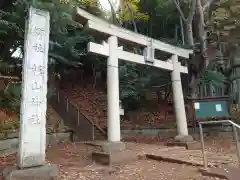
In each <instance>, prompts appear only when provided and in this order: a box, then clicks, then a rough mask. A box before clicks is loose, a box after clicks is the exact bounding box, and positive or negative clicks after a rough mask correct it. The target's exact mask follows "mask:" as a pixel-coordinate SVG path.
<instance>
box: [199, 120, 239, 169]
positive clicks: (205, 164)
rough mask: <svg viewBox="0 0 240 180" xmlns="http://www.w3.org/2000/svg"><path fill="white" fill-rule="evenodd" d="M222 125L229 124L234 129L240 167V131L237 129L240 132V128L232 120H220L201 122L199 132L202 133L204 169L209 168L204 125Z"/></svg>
mask: <svg viewBox="0 0 240 180" xmlns="http://www.w3.org/2000/svg"><path fill="white" fill-rule="evenodd" d="M222 123H229V124H231V125H232V127H233V136H234V139H235V141H236V149H237V157H238V162H239V166H240V147H239V139H238V131H237V128H238V129H239V130H240V126H239V125H238V124H236V123H234V122H232V121H230V120H219V121H200V122H199V123H198V124H199V131H200V140H201V146H202V154H203V163H204V168H205V169H207V168H208V161H207V156H206V153H205V145H204V139H203V128H202V125H203V124H222Z"/></svg>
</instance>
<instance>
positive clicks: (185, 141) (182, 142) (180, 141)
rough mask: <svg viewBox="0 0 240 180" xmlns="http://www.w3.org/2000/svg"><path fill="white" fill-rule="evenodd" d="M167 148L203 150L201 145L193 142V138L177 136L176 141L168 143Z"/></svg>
mask: <svg viewBox="0 0 240 180" xmlns="http://www.w3.org/2000/svg"><path fill="white" fill-rule="evenodd" d="M166 146H181V147H185V148H186V149H189V150H197V149H201V144H200V143H198V142H197V141H194V140H193V137H192V136H190V135H188V136H181V135H177V136H176V137H175V140H174V141H172V142H168V143H166Z"/></svg>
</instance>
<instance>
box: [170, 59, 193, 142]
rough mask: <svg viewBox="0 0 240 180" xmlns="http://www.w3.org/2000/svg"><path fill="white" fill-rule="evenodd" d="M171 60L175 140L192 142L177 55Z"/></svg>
mask: <svg viewBox="0 0 240 180" xmlns="http://www.w3.org/2000/svg"><path fill="white" fill-rule="evenodd" d="M171 60H172V63H173V71H172V73H171V77H172V89H173V101H174V109H175V115H176V121H177V130H178V135H177V136H176V138H175V139H176V140H179V141H192V140H193V139H192V137H191V136H189V135H188V126H187V118H186V112H185V104H184V98H183V90H182V82H181V74H180V62H178V56H177V55H173V56H172V58H171Z"/></svg>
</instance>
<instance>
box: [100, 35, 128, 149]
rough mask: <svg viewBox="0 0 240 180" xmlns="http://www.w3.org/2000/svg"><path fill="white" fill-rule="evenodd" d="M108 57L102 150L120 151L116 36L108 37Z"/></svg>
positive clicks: (123, 147)
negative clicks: (105, 118) (106, 139)
mask: <svg viewBox="0 0 240 180" xmlns="http://www.w3.org/2000/svg"><path fill="white" fill-rule="evenodd" d="M108 44H109V57H108V60H107V104H108V119H107V126H108V133H107V134H108V141H107V142H106V143H105V144H104V145H103V151H104V152H113V151H121V150H123V149H125V144H124V143H123V142H121V130H120V129H121V128H120V107H119V70H118V53H117V48H118V38H117V37H116V36H110V37H109V38H108Z"/></svg>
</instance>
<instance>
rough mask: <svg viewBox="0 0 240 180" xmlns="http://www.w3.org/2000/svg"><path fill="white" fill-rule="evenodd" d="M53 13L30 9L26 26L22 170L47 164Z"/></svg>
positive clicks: (22, 102)
mask: <svg viewBox="0 0 240 180" xmlns="http://www.w3.org/2000/svg"><path fill="white" fill-rule="evenodd" d="M49 20H50V17H49V13H48V12H46V11H42V10H38V9H35V8H32V7H31V8H30V10H29V17H28V21H27V23H26V32H25V33H26V34H25V45H24V46H25V47H24V48H25V53H24V55H25V56H24V60H23V80H22V99H21V115H20V122H21V125H20V146H19V152H18V158H19V159H18V161H19V162H18V165H19V166H20V168H26V167H32V166H39V165H44V164H45V148H46V109H47V98H46V97H47V78H48V75H47V72H48V70H47V66H48V46H49V45H48V44H49Z"/></svg>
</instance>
